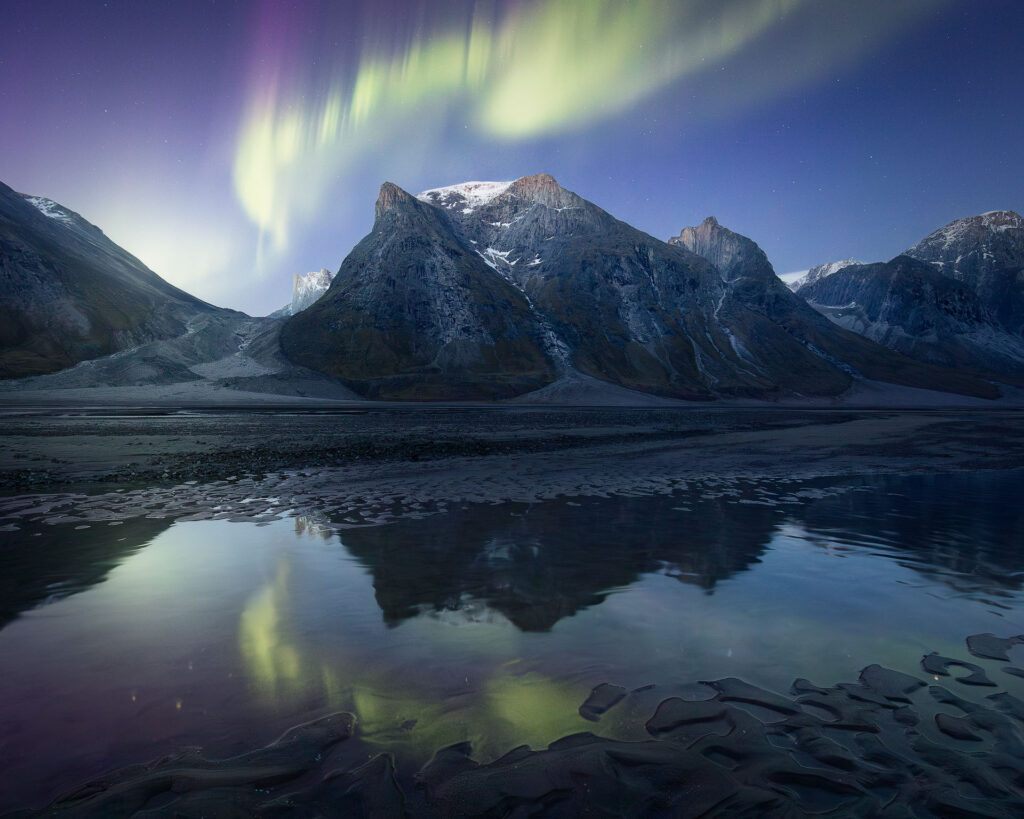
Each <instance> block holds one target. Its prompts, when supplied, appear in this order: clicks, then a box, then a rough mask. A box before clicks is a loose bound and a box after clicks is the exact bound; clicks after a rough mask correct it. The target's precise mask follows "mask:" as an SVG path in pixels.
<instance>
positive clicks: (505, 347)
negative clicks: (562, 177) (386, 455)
mask: <svg viewBox="0 0 1024 819" xmlns="http://www.w3.org/2000/svg"><path fill="white" fill-rule="evenodd" d="M281 348H282V350H283V351H284V354H285V355H286V356H287V357H288V358H290V359H291V360H292V361H293V362H296V363H299V364H302V365H303V366H305V367H308V368H310V369H312V370H316V371H319V372H323V373H327V374H329V375H331V376H333V377H335V378H338V379H340V380H342V381H343V382H344V383H345V384H347V385H348V386H349V387H351V388H352V389H354V390H355V391H356V392H358V393H360V394H363V395H366V396H368V397H373V398H393V399H415V398H445V399H454V398H465V399H470V398H477V399H479V398H487V399H492V398H506V397H510V396H513V395H516V394H520V393H523V392H526V391H528V390H532V389H537V388H539V387H543V386H545V385H547V384H550V383H552V382H555V381H558V380H560V379H565V378H571V377H573V375H574V374H576V373H582V374H583V375H586V376H591V377H594V378H597V379H601V380H603V381H606V382H610V383H612V384H615V385H618V386H620V387H625V388H628V389H632V390H640V391H643V392H649V393H655V394H658V395H665V396H671V397H676V398H686V399H713V398H716V397H729V398H737V397H749V398H776V397H779V396H783V395H804V396H832V395H838V394H840V393H842V392H843V391H845V390H846V389H848V388H849V386H850V385H851V383H852V382H853V380H854V379H855V378H857V377H863V378H868V379H874V380H880V381H888V382H892V383H898V384H904V385H910V386H915V387H923V388H929V389H944V390H946V391H954V392H960V393H963V394H969V395H984V396H992V395H995V394H996V390H995V388H994V387H992V386H991V385H990V384H988V383H987V382H985V381H983V380H981V379H978V378H976V377H974V376H973V375H972V374H971V373H968V372H958V371H952V370H941V369H939V368H936V367H934V366H931V365H928V364H923V363H921V362H915V361H913V360H911V359H909V358H906V357H904V356H902V355H899V354H897V353H895V352H893V351H891V350H888V349H887V348H885V347H882V346H881V345H878V344H876V343H874V342H872V341H870V340H868V339H866V338H864V337H862V336H860V335H857V334H855V333H852V332H848V331H846V330H844V329H842V328H840V327H837V326H836V325H835V324H833V323H832V322H830V321H828V320H827V319H826V318H824V317H823V316H822V315H821V314H819V313H818V312H816V311H815V310H813V309H811V308H810V307H809V306H808V305H807V304H806V303H805V302H804V301H803V300H802V299H800V298H798V297H797V296H795V295H794V294H793V293H792V292H791V291H790V290H789V289H788V288H786V287H785V286H784V285H783V284H782V283H781V282H780V281H779V279H778V278H777V277H776V276H775V274H774V271H773V270H772V267H771V264H770V263H769V262H768V260H767V258H766V257H765V255H764V253H763V252H762V251H761V249H760V248H758V247H757V245H756V244H754V243H753V242H752V241H750V240H749V239H746V238H745V237H742V236H739V235H738V234H735V233H733V232H732V231H729V230H727V229H725V228H723V227H721V226H720V225H718V224H717V222H715V221H714V220H713V219H712V220H707V221H706V222H705V223H704V224H702V225H700V226H698V227H695V228H688V229H686V230H684V231H683V232H682V234H681V235H680V236H679V237H677V239H675V240H673V241H672V242H668V243H667V242H662V241H660V240H658V239H655V238H654V237H652V236H649V235H648V234H645V233H643V232H641V231H639V230H637V229H636V228H633V227H631V226H630V225H627V224H626V223H624V222H620V221H619V220H617V219H615V218H614V217H612V216H611V215H609V214H608V213H606V212H605V211H603V210H602V209H601V208H599V207H597V206H596V205H594V204H592V203H590V202H588V201H586V200H585V199H583V198H581V197H580V196H577V195H576V194H574V193H572V192H571V191H568V190H565V189H564V188H562V187H560V186H559V185H558V183H557V182H556V181H555V180H554V179H553V178H552V177H550V176H547V175H544V174H541V175H537V176H528V177H524V178H522V179H518V180H516V181H514V182H508V183H494V182H471V183H465V184H462V185H454V186H450V187H446V188H439V189H436V190H431V191H426V192H424V193H422V194H420V195H419V196H418V197H414V196H412V195H410V194H408V193H406V192H405V191H403V190H402V189H400V188H398V187H397V186H395V185H393V184H390V183H385V185H383V186H382V188H381V193H380V197H379V198H378V200H377V205H376V220H375V223H374V226H373V229H372V230H371V232H370V233H369V235H368V236H366V237H365V238H364V239H363V240H362V241H361V242H360V243H359V244H358V245H357V246H356V248H355V249H354V250H353V251H352V253H351V254H349V256H348V257H347V258H346V259H345V261H344V262H343V263H342V265H341V269H340V270H339V272H338V275H337V277H336V278H335V281H334V283H333V284H332V285H331V288H330V289H329V290H328V291H327V293H326V294H325V295H324V296H323V297H322V298H321V299H320V300H319V301H317V302H316V303H315V304H314V305H313V306H312V307H310V308H308V309H307V310H305V311H303V312H301V313H299V314H297V315H295V316H293V317H292V318H291V319H289V320H288V321H287V322H286V324H285V326H284V327H283V328H282V331H281Z"/></svg>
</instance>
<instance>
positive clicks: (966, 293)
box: [799, 256, 1024, 382]
mask: <svg viewBox="0 0 1024 819" xmlns="http://www.w3.org/2000/svg"><path fill="white" fill-rule="evenodd" d="M799 294H800V296H801V297H802V298H805V299H807V301H808V302H809V303H810V304H811V305H812V306H813V307H814V308H815V309H816V310H818V311H820V312H821V313H822V314H823V315H825V316H827V317H828V318H829V319H830V320H831V321H833V322H835V323H836V324H838V325H839V326H841V327H845V328H847V329H849V330H852V331H854V332H856V333H858V334H860V335H863V336H865V337H867V338H870V339H872V340H874V341H877V342H878V343H879V344H884V345H885V346H886V347H889V348H890V349H893V350H897V351H898V352H901V353H903V354H905V355H908V356H911V357H912V358H916V359H918V360H921V361H927V362H930V363H933V364H938V365H941V366H946V367H954V368H957V369H960V370H964V369H967V370H972V371H976V372H982V373H989V374H991V375H992V376H993V377H1005V376H1016V378H1015V382H1019V381H1020V378H1021V377H1022V376H1024V340H1022V339H1021V338H1020V337H1019V336H1015V335H1013V334H1011V333H1007V332H1005V331H1004V330H1003V329H1002V328H1001V327H1000V325H999V322H997V321H996V320H995V319H994V317H993V316H992V315H991V314H990V313H989V311H988V309H987V308H986V307H985V306H984V305H983V304H982V301H981V299H980V298H979V297H978V295H977V294H976V293H975V291H974V290H973V288H972V287H970V286H969V285H968V284H967V283H966V282H963V281H958V280H956V279H953V278H949V277H947V276H945V275H943V274H942V273H941V272H939V270H937V269H936V268H935V267H933V266H932V265H930V264H927V263H925V262H922V261H918V260H917V259H913V258H910V257H909V256H897V257H896V258H895V259H892V260H891V261H888V262H881V263H878V264H869V265H853V266H850V267H846V268H844V269H843V270H840V271H838V272H837V273H833V274H832V275H831V276H829V277H828V278H823V279H820V280H818V281H817V282H814V283H813V284H808V285H805V286H804V287H802V288H801V289H800V291H799Z"/></svg>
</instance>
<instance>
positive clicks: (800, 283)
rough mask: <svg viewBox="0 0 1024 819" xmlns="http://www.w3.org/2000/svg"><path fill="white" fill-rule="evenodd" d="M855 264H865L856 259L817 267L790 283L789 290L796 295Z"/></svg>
mask: <svg viewBox="0 0 1024 819" xmlns="http://www.w3.org/2000/svg"><path fill="white" fill-rule="evenodd" d="M855 264H864V262H859V261H857V260H856V259H843V260H842V261H838V262H828V263H827V264H819V265H815V266H814V267H812V268H811V269H810V270H808V271H807V272H806V273H805V274H804V275H803V276H801V277H800V278H799V279H797V280H796V281H792V282H789V289H790V290H792V291H793V292H794V293H795V292H796V291H797V290H799V289H800V288H801V287H806V286H807V285H809V284H814V283H815V282H816V281H820V280H821V279H825V278H828V277H829V276H831V275H832V274H833V273H838V272H839V271H840V270H842V269H843V268H846V267H852V266H853V265H855Z"/></svg>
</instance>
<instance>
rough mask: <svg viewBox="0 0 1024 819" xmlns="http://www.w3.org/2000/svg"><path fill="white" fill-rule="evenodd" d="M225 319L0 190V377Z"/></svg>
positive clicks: (71, 218)
mask: <svg viewBox="0 0 1024 819" xmlns="http://www.w3.org/2000/svg"><path fill="white" fill-rule="evenodd" d="M220 312H223V313H233V311H220V310H219V309H218V308H216V307H213V306H211V305H209V304H206V303H205V302H203V301H200V300H199V299H197V298H195V297H194V296H190V295H189V294H187V293H185V292H184V291H182V290H179V289H178V288H176V287H174V286H172V285H170V284H168V283H167V282H165V281H164V280H163V279H161V278H160V277H159V276H157V275H156V274H155V273H153V272H152V271H151V270H149V269H148V268H147V267H146V266H145V265H143V264H142V262H140V261H139V260H138V259H136V258H135V257H134V256H132V255H131V254H130V253H128V252H126V251H125V250H123V249H122V248H120V247H118V246H117V245H116V244H114V243H113V242H112V241H110V240H109V239H108V238H107V237H106V236H104V235H103V232H102V231H101V230H100V229H99V228H97V227H95V226H94V225H91V224H90V223H89V222H87V221H86V220H85V219H83V218H82V217H81V216H79V215H78V214H77V213H74V212H73V211H70V210H68V209H67V208H64V207H62V206H60V205H58V204H56V203H54V202H52V201H50V200H48V199H42V198H40V197H28V196H25V195H22V194H19V193H17V192H15V191H13V190H11V188H9V187H7V186H6V185H3V184H2V183H0V377H3V378H12V377H20V376H25V375H34V374H40V373H47V372H54V371H56V370H60V369H63V368H65V367H69V366H71V365H72V364H75V363H76V362H79V361H83V360H88V359H94V358H98V357H100V356H103V355H106V354H109V353H113V352H117V351H119V350H125V349H128V348H131V347H135V346H137V345H139V344H143V343H146V342H149V341H153V340H156V339H165V338H173V337H176V336H179V335H181V334H183V333H185V332H187V330H188V325H189V322H190V321H192V320H193V319H195V318H197V317H198V316H201V315H210V314H214V313H220Z"/></svg>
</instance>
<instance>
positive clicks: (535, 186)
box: [509, 173, 576, 208]
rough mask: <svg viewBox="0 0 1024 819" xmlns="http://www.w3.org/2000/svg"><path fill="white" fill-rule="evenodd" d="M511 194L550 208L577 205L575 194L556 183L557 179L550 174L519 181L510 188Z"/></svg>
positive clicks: (524, 178) (537, 175) (536, 175)
mask: <svg viewBox="0 0 1024 819" xmlns="http://www.w3.org/2000/svg"><path fill="white" fill-rule="evenodd" d="M509 193H511V194H514V195H515V196H518V197H519V198H520V199H525V200H527V201H528V202H536V203H537V204H540V205H546V206H547V207H549V208H565V207H572V206H573V205H574V204H575V202H574V201H573V200H574V199H576V196H575V194H572V193H570V192H569V191H567V190H565V188H563V187H562V186H561V185H559V184H558V182H557V181H555V177H553V176H552V175H551V174H548V173H538V174H534V175H533V176H524V177H521V178H519V179H517V180H516V181H515V182H513V183H512V185H511V186H510V187H509Z"/></svg>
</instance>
